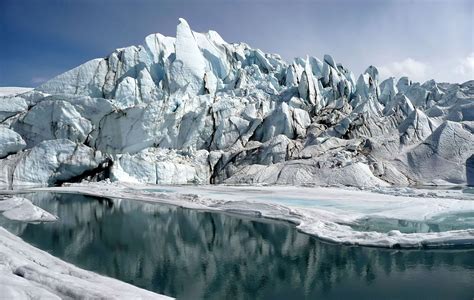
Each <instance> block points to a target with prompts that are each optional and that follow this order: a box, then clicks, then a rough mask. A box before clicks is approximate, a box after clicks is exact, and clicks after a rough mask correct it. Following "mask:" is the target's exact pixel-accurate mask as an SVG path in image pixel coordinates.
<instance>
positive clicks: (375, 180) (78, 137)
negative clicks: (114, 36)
mask: <svg viewBox="0 0 474 300" xmlns="http://www.w3.org/2000/svg"><path fill="white" fill-rule="evenodd" d="M473 100H474V81H468V82H466V83H463V84H446V83H436V82H435V81H433V80H431V81H428V82H425V83H423V84H419V83H412V82H411V81H410V80H409V79H408V78H406V77H404V78H401V79H400V80H398V81H397V80H395V79H394V78H389V79H387V80H385V81H382V82H380V78H379V75H378V71H377V69H376V68H375V67H373V66H370V67H369V68H367V70H366V71H365V72H364V74H361V75H360V76H359V77H357V78H356V77H355V76H354V74H353V73H352V72H351V71H349V70H348V69H347V68H345V67H344V66H343V65H341V64H340V63H336V61H335V60H334V58H333V57H331V56H329V55H325V56H324V58H323V60H319V59H317V58H315V57H306V58H296V59H295V60H294V61H292V62H289V63H288V62H285V61H283V60H282V59H281V58H280V57H279V56H278V55H275V54H267V53H263V52H262V51H260V50H258V49H253V48H251V47H249V46H248V45H246V44H244V43H239V44H235V43H227V42H225V41H224V40H223V39H222V38H221V37H220V36H219V34H217V33H216V32H214V31H209V32H207V33H198V32H194V31H192V30H191V28H190V27H189V25H188V23H187V22H186V21H185V20H183V19H180V20H179V25H178V27H177V33H176V38H174V37H165V36H163V35H161V34H152V35H150V36H148V37H146V38H145V41H144V43H143V45H140V46H131V47H127V48H122V49H117V50H116V51H114V52H113V53H112V54H110V55H109V56H107V57H105V58H99V59H94V60H91V61H89V62H86V63H84V64H82V65H80V66H78V67H77V68H75V69H72V70H70V71H68V72H66V73H64V74H61V75H59V76H57V77H56V78H54V79H52V80H50V81H48V82H46V83H44V84H43V85H41V86H40V87H38V88H36V89H35V90H32V91H27V92H25V93H22V94H17V95H9V96H3V97H0V123H1V125H0V126H1V127H0V141H2V143H1V144H0V156H1V157H0V158H1V159H0V172H1V173H0V184H4V185H23V184H35V185H44V184H57V183H61V182H66V181H78V180H82V179H88V180H98V179H103V178H110V179H111V180H116V181H128V182H143V183H158V184H163V183H166V184H179V183H224V182H225V183H268V184H275V183H276V184H320V185H333V184H343V185H352V186H376V185H379V186H384V185H390V184H396V185H409V184H447V183H453V184H466V183H469V184H473V182H474V175H473V174H474V171H473V169H474V156H473V155H474V137H473V130H474V101H473ZM33 169H34V170H35V172H31V170H33Z"/></svg>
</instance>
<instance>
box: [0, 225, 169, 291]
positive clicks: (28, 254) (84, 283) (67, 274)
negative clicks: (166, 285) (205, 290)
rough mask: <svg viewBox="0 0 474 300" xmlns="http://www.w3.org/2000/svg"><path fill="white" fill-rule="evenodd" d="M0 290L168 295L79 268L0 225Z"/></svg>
mask: <svg viewBox="0 0 474 300" xmlns="http://www.w3.org/2000/svg"><path fill="white" fill-rule="evenodd" d="M0 290H1V291H2V295H1V297H2V298H4V299H64V298H75V299H78V298H81V299H171V298H169V297H166V296H163V295H159V294H155V293H152V292H149V291H146V290H143V289H140V288H138V287H135V286H133V285H130V284H127V283H124V282H121V281H118V280H116V279H112V278H108V277H105V276H101V275H98V274H95V273H93V272H89V271H86V270H82V269H79V268H77V267H75V266H73V265H71V264H69V263H67V262H64V261H62V260H60V259H58V258H56V257H53V256H52V255H50V254H48V253H46V252H44V251H42V250H39V249H37V248H35V247H33V246H31V245H29V244H28V243H26V242H24V241H23V240H21V239H20V238H18V237H16V236H14V235H13V234H11V233H9V232H8V231H7V230H5V229H4V228H2V227H0Z"/></svg>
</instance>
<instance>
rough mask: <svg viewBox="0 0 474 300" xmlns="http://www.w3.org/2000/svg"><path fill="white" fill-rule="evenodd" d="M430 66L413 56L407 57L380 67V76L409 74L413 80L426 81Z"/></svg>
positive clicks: (398, 76) (382, 77) (383, 77)
mask: <svg viewBox="0 0 474 300" xmlns="http://www.w3.org/2000/svg"><path fill="white" fill-rule="evenodd" d="M428 69H429V66H428V65H427V64H425V63H423V62H421V61H417V60H414V59H413V58H406V59H404V60H402V61H398V62H397V61H396V62H392V63H390V64H387V65H384V66H381V67H378V70H379V73H380V78H381V79H385V78H388V77H397V78H400V77H403V76H408V77H409V78H410V79H411V80H413V81H420V82H423V81H426V80H428V79H429V78H427V77H428V74H427V73H428Z"/></svg>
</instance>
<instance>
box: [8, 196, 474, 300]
mask: <svg viewBox="0 0 474 300" xmlns="http://www.w3.org/2000/svg"><path fill="white" fill-rule="evenodd" d="M22 196H24V197H26V198H28V199H30V200H32V201H33V203H34V204H36V205H38V206H40V207H41V208H43V209H45V210H47V211H49V212H51V213H53V214H55V215H57V216H58V217H59V218H60V219H59V221H57V222H54V223H40V224H28V223H20V222H14V221H9V220H6V219H4V218H0V223H1V224H0V225H2V226H4V227H5V228H7V229H8V230H10V231H11V232H13V233H15V234H17V235H18V236H20V237H21V238H22V239H24V240H25V241H27V242H29V243H31V244H33V245H35V246H36V247H38V248H40V249H43V250H45V251H48V252H50V253H51V254H53V255H55V256H57V257H59V258H61V259H63V260H65V261H68V262H71V263H73V264H75V265H77V266H79V267H81V268H84V269H87V270H91V271H95V272H97V273H100V274H103V275H107V276H110V277H114V278H117V279H120V280H123V281H125V282H128V283H131V284H134V285H136V286H139V287H142V288H145V289H148V290H151V291H155V292H158V293H161V294H165V295H169V296H174V297H177V298H178V299H472V298H473V297H474V249H458V250H453V249H451V250H409V251H408V250H404V251H400V250H390V249H378V248H366V247H349V246H341V245H333V244H327V243H324V242H321V241H319V240H317V239H316V238H313V237H311V236H309V235H306V234H303V233H300V232H298V231H297V230H296V229H295V228H294V226H293V225H290V224H287V223H284V222H275V221H266V220H264V219H258V220H256V219H247V218H243V217H236V216H231V215H227V214H223V213H209V212H202V211H196V210H190V209H183V208H178V207H173V206H166V205H162V204H151V203H143V202H136V201H131V200H108V199H104V198H94V197H88V196H82V195H72V194H57V193H56V194H53V193H46V192H38V193H34V194H26V195H22ZM460 217H467V218H468V219H470V218H471V217H472V216H470V215H469V216H460ZM389 225H390V224H389ZM380 226H382V227H383V228H385V227H387V225H386V224H382V225H380ZM384 226H385V227H384ZM412 226H415V227H416V226H417V225H412ZM388 227H390V226H388Z"/></svg>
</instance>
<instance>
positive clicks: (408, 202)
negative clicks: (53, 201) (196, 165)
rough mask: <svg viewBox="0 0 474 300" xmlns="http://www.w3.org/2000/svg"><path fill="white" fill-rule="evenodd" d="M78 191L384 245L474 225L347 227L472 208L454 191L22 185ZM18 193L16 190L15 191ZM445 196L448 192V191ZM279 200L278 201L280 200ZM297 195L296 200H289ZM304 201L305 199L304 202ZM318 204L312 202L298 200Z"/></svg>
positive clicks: (454, 236)
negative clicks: (407, 229) (409, 229)
mask: <svg viewBox="0 0 474 300" xmlns="http://www.w3.org/2000/svg"><path fill="white" fill-rule="evenodd" d="M22 191H23V192H27V191H28V192H33V191H50V192H61V193H81V194H85V195H91V196H100V197H107V198H115V199H132V200H138V201H147V202H157V203H163V204H169V205H176V206H180V207H185V208H190V209H198V210H204V211H217V212H225V213H231V214H244V215H250V216H255V217H263V218H269V219H277V220H283V221H289V222H291V223H294V224H296V226H297V229H298V230H300V231H302V232H304V233H307V234H310V235H313V236H315V237H317V238H320V239H322V240H325V241H329V242H334V243H339V244H347V245H360V246H371V247H385V248H424V247H426V248H444V247H458V246H470V245H474V228H472V229H463V230H451V231H444V232H428V233H401V232H399V231H397V230H392V231H390V232H388V233H382V232H375V231H368V232H364V231H356V230H354V229H353V228H351V227H350V226H349V225H351V224H354V222H355V221H356V220H357V219H359V218H362V217H382V218H400V219H404V220H411V221H424V220H428V219H430V218H432V217H434V216H439V215H443V214H449V213H463V212H474V201H471V200H466V199H464V200H463V198H462V197H461V198H460V199H453V198H454V197H456V196H459V195H460V194H459V193H458V194H456V193H452V194H451V195H452V196H453V198H446V193H445V192H440V193H439V194H440V195H442V196H444V197H436V192H431V193H430V194H426V193H424V192H423V191H420V193H419V194H418V196H414V195H413V194H410V193H409V192H407V191H405V192H403V191H402V192H401V191H398V192H397V193H398V195H397V193H392V194H391V195H390V194H387V193H388V192H387V193H385V194H382V193H381V191H378V192H373V191H368V190H358V189H351V188H330V187H297V186H229V185H206V186H190V185H185V186H156V185H137V184H133V185H131V184H130V185H129V184H104V183H86V184H73V185H68V186H64V187H45V188H31V189H24V190H22ZM16 192H21V191H16ZM448 195H449V194H448ZM286 198H287V200H285V201H282V200H281V199H286ZM295 199H298V200H295ZM304 201H306V202H304ZM302 202H303V203H312V202H319V203H318V205H314V206H311V205H301V203H302Z"/></svg>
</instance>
